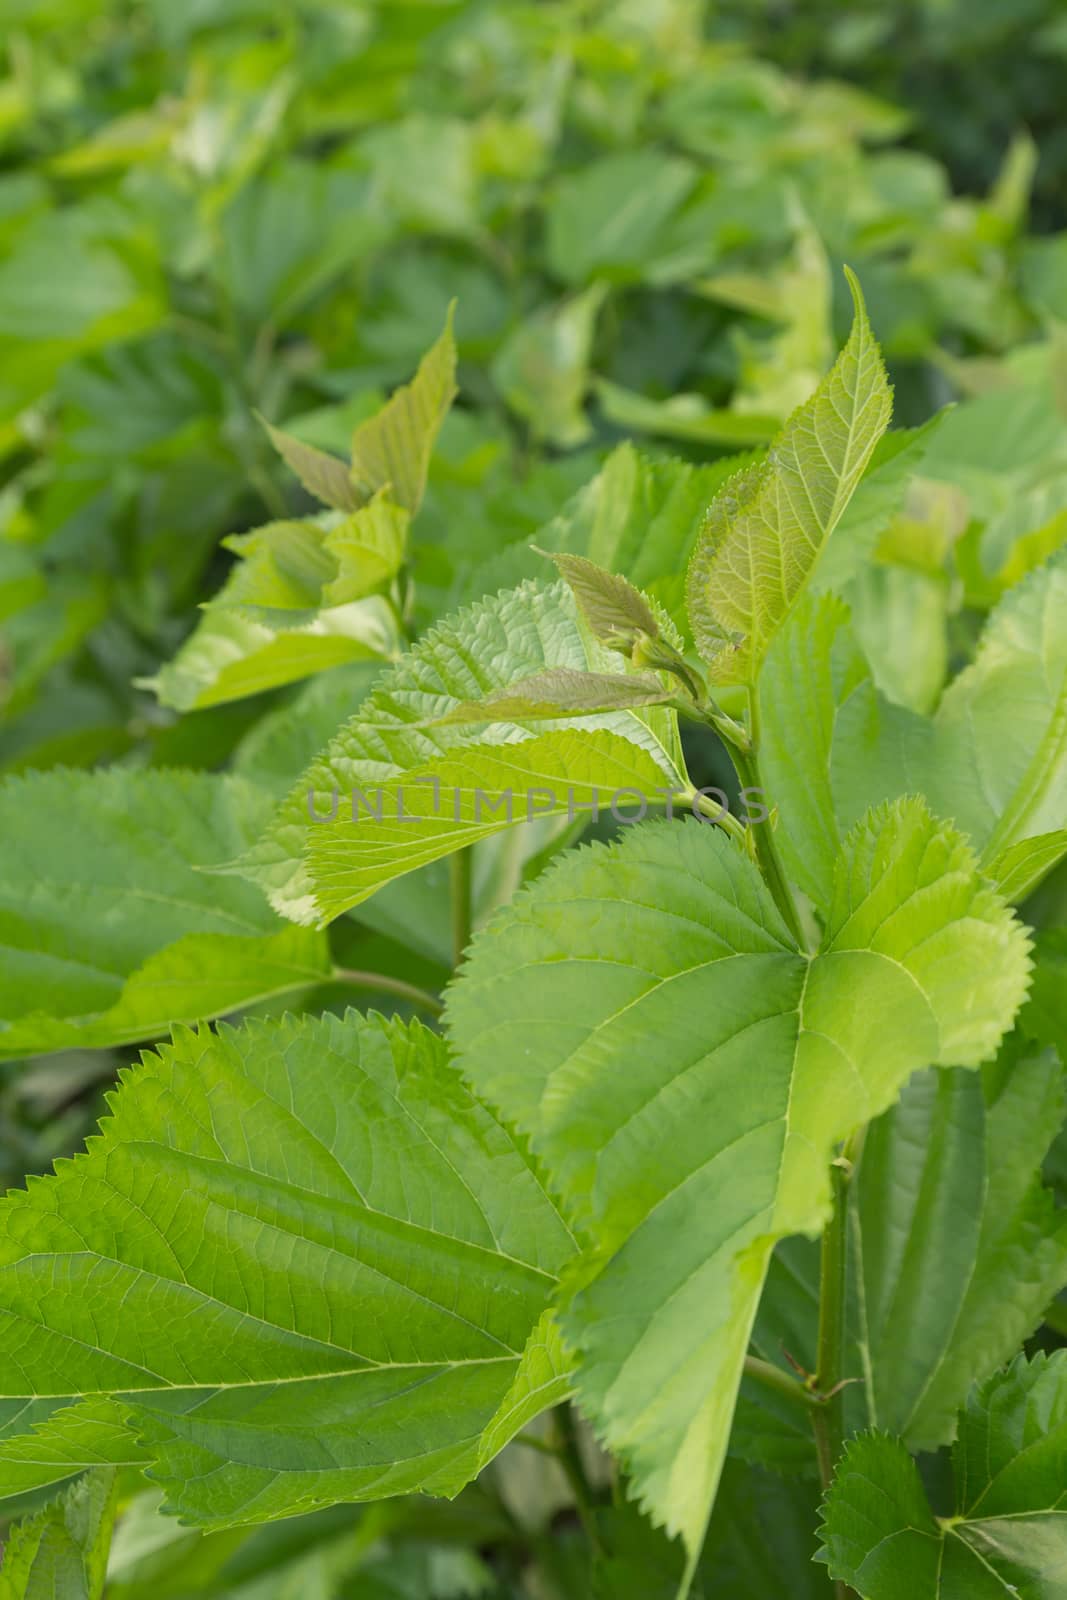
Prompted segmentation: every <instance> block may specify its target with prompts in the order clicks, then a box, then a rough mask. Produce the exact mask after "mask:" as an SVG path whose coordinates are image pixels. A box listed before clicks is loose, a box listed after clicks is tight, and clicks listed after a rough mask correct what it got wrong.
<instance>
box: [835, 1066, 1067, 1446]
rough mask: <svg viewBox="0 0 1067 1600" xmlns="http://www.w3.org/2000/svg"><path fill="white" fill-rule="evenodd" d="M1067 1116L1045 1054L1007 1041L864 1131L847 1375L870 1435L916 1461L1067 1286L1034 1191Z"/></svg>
mask: <svg viewBox="0 0 1067 1600" xmlns="http://www.w3.org/2000/svg"><path fill="white" fill-rule="evenodd" d="M1065 1110H1067V1094H1065V1084H1064V1069H1063V1067H1062V1066H1061V1065H1060V1063H1059V1061H1058V1059H1057V1057H1056V1055H1055V1053H1054V1052H1053V1051H1051V1050H1046V1051H1043V1052H1039V1051H1036V1050H1031V1051H1030V1052H1029V1053H1028V1054H1024V1053H1022V1051H1021V1050H1020V1048H1019V1047H1018V1045H1017V1043H1016V1042H1015V1041H1014V1039H1013V1040H1010V1041H1009V1042H1008V1044H1006V1046H1005V1049H1004V1052H1003V1059H1002V1060H999V1061H998V1062H997V1063H996V1064H995V1065H994V1066H993V1067H990V1068H988V1069H986V1071H985V1072H984V1073H983V1074H982V1075H978V1074H975V1073H970V1072H962V1071H952V1072H940V1073H935V1072H925V1073H920V1074H919V1075H917V1076H916V1077H915V1078H913V1079H912V1080H911V1082H910V1083H909V1084H908V1085H907V1087H906V1088H905V1090H904V1092H903V1094H902V1096H901V1099H900V1103H899V1105H897V1106H894V1107H893V1108H892V1109H891V1110H889V1111H887V1112H886V1113H885V1115H884V1116H882V1117H880V1118H879V1119H878V1121H877V1122H875V1123H873V1124H872V1125H871V1127H870V1128H869V1129H868V1130H867V1136H866V1140H865V1142H864V1147H863V1158H862V1161H861V1163H860V1168H859V1175H858V1179H857V1181H856V1184H855V1185H854V1188H853V1193H852V1199H851V1212H852V1218H851V1222H852V1231H851V1234H850V1239H851V1244H852V1265H853V1267H854V1270H855V1274H856V1277H857V1279H858V1293H857V1295H856V1303H857V1306H858V1309H859V1321H860V1325H859V1327H858V1329H857V1330H856V1331H857V1335H858V1350H857V1355H856V1357H855V1370H854V1373H853V1375H854V1376H857V1377H859V1376H861V1375H863V1376H864V1377H865V1380H866V1382H865V1389H866V1395H865V1398H866V1410H867V1417H868V1420H869V1421H870V1422H871V1423H872V1424H873V1425H875V1426H877V1427H880V1428H888V1429H889V1430H890V1432H892V1433H895V1434H899V1435H901V1437H903V1439H904V1440H905V1442H906V1443H907V1444H908V1445H909V1446H910V1447H911V1448H912V1449H915V1450H932V1449H936V1448H937V1447H938V1446H939V1445H942V1444H945V1443H947V1442H949V1441H950V1440H951V1439H952V1438H953V1436H954V1433H955V1427H956V1412H957V1410H958V1409H959V1407H960V1406H961V1405H962V1404H963V1402H964V1401H965V1400H966V1398H967V1394H968V1392H969V1390H970V1388H971V1385H972V1383H974V1382H975V1381H976V1380H978V1379H983V1378H985V1377H987V1376H988V1375H989V1374H990V1373H991V1372H993V1371H994V1370H995V1369H996V1368H997V1367H999V1366H1001V1365H1003V1363H1004V1362H1006V1361H1008V1360H1010V1359H1011V1357H1012V1356H1013V1355H1014V1353H1015V1352H1016V1350H1018V1348H1019V1346H1020V1345H1021V1344H1022V1342H1023V1340H1024V1339H1025V1338H1027V1337H1028V1336H1029V1335H1030V1334H1031V1333H1032V1332H1033V1331H1034V1329H1035V1328H1036V1327H1037V1326H1038V1324H1039V1323H1040V1322H1041V1319H1042V1315H1043V1313H1044V1310H1045V1308H1046V1306H1047V1305H1048V1304H1049V1302H1050V1301H1051V1300H1053V1299H1054V1298H1055V1296H1056V1294H1057V1293H1058V1292H1059V1290H1060V1289H1061V1288H1062V1287H1063V1286H1064V1284H1067V1212H1057V1210H1056V1208H1055V1206H1054V1204H1053V1200H1052V1196H1051V1194H1050V1193H1049V1192H1048V1191H1047V1190H1046V1189H1044V1188H1043V1187H1042V1185H1041V1163H1042V1161H1043V1159H1044V1157H1045V1153H1046V1151H1047V1149H1048V1146H1049V1144H1050V1143H1051V1140H1052V1138H1053V1135H1054V1134H1055V1131H1056V1130H1057V1129H1058V1128H1059V1127H1060V1126H1061V1125H1062V1122H1063V1118H1064V1112H1065ZM852 1359H853V1358H852V1357H851V1356H850V1361H851V1360H852ZM850 1370H851V1368H850Z"/></svg>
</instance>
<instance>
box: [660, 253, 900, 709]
mask: <svg viewBox="0 0 1067 1600" xmlns="http://www.w3.org/2000/svg"><path fill="white" fill-rule="evenodd" d="M849 285H850V287H851V289H852V295H853V300H854V302H855V308H856V316H855V321H854V323H853V326H852V333H851V335H850V337H849V340H848V343H847V344H846V345H845V348H844V350H843V351H842V352H841V355H840V356H839V357H838V359H837V361H836V363H835V364H834V367H833V369H832V370H831V372H830V373H829V375H828V377H827V378H826V379H825V381H824V382H823V383H821V384H820V385H819V388H818V389H817V390H816V392H815V394H814V395H813V396H812V398H811V399H810V400H809V401H807V402H806V404H805V405H803V406H801V408H800V410H799V411H797V412H796V413H795V414H794V415H793V416H792V417H791V418H790V420H789V422H788V423H787V424H786V426H785V428H784V430H783V431H782V433H781V434H780V435H779V436H778V438H777V439H776V440H775V441H774V442H773V444H772V445H771V448H770V451H769V452H768V455H767V458H766V460H765V461H763V462H761V463H759V464H758V465H756V466H754V467H750V468H747V469H746V470H745V471H743V472H741V473H739V474H738V475H737V476H736V477H734V478H732V479H731V480H730V481H729V482H728V483H727V485H726V486H725V488H724V489H723V490H722V491H721V492H720V494H719V496H718V498H717V499H716V500H715V501H713V503H712V506H711V509H710V510H709V512H708V517H707V521H706V523H705V526H704V529H703V531H702V533H701V536H700V540H699V542H698V544H697V547H696V549H695V550H694V552H693V557H692V560H691V562H690V565H689V576H688V581H687V589H686V595H687V602H688V607H689V619H690V623H691V626H692V629H693V636H694V638H695V639H696V642H697V646H698V648H699V650H700V652H701V654H702V655H703V656H704V658H705V660H706V661H707V662H708V663H709V665H710V667H711V669H712V675H713V677H714V678H715V679H716V680H717V681H719V682H723V681H725V682H736V681H740V682H749V683H751V682H754V681H755V679H756V678H757V677H758V676H759V671H760V667H761V665H762V662H763V658H764V656H765V654H766V651H767V647H768V645H769V644H770V641H771V639H772V638H773V637H774V634H775V633H776V631H777V630H778V629H779V628H780V627H781V625H782V623H783V622H784V621H785V619H786V617H787V616H788V614H789V612H790V610H791V609H792V607H793V605H794V603H795V602H796V600H797V597H798V596H799V594H800V593H801V591H802V589H803V588H804V585H805V584H806V583H807V581H808V578H809V576H810V574H811V571H812V567H813V566H814V564H815V561H816V559H817V558H818V555H819V552H820V550H821V548H822V546H823V544H824V543H825V541H826V539H827V538H828V536H829V534H830V532H831V531H832V529H833V527H834V525H835V523H836V522H837V521H838V519H839V518H840V516H841V514H842V512H843V511H844V509H845V507H846V506H847V504H848V502H849V499H850V498H851V496H852V492H853V490H854V489H855V488H856V485H857V484H858V483H859V480H860V478H861V477H862V476H863V472H864V469H865V468H866V466H867V463H868V462H869V461H870V458H871V455H872V453H873V451H874V447H875V445H876V444H877V443H878V440H879V439H880V438H881V436H882V434H883V433H884V432H885V429H886V427H887V426H888V424H889V415H890V406H891V397H890V390H889V385H888V383H887V381H886V376H885V368H884V366H883V365H882V358H881V355H880V353H879V351H878V347H877V345H876V344H875V342H874V337H873V335H872V333H871V329H870V324H869V322H868V320H867V313H866V310H865V308H864V305H863V298H862V295H861V294H860V290H859V285H858V284H857V283H856V281H855V279H854V278H853V277H852V276H851V274H850V275H849Z"/></svg>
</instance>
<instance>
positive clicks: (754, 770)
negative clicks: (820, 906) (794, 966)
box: [730, 687, 807, 950]
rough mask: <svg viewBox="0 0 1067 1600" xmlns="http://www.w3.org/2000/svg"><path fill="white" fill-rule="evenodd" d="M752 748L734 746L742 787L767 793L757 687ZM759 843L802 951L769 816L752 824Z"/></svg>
mask: <svg viewBox="0 0 1067 1600" xmlns="http://www.w3.org/2000/svg"><path fill="white" fill-rule="evenodd" d="M748 704H749V748H748V749H747V750H745V749H742V748H741V747H740V746H738V745H733V746H731V748H730V754H731V756H732V758H733V763H734V767H735V768H736V770H737V776H738V777H739V778H740V780H741V787H742V789H758V790H759V791H760V793H761V794H762V793H763V784H762V782H761V779H760V765H759V747H760V709H759V691H758V690H757V689H756V688H755V687H753V688H751V689H750V690H749V699H748ZM750 826H751V828H752V834H753V838H754V840H755V846H756V858H757V860H758V862H759V865H760V871H761V872H762V873H763V876H764V878H765V880H766V883H767V887H768V888H769V889H770V891H771V894H772V895H773V896H774V903H775V905H776V906H777V907H778V909H779V911H780V912H781V913H782V916H783V917H784V918H785V921H786V925H787V926H788V928H789V931H790V933H791V934H792V935H793V938H794V939H795V940H796V942H797V945H798V946H799V948H800V949H801V950H804V949H805V948H806V947H807V940H806V939H805V937H804V932H803V929H802V928H801V925H800V913H799V912H798V911H797V905H796V901H795V900H794V898H793V891H792V889H791V888H790V887H789V879H788V878H787V877H786V874H785V868H784V867H783V866H782V861H781V857H780V856H779V854H778V846H777V845H776V843H775V840H774V822H773V820H772V819H771V818H770V817H768V819H767V821H766V822H754V823H752V824H750Z"/></svg>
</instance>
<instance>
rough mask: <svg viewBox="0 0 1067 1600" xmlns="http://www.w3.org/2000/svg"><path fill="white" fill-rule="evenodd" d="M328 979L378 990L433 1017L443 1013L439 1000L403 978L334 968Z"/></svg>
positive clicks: (426, 990)
mask: <svg viewBox="0 0 1067 1600" xmlns="http://www.w3.org/2000/svg"><path fill="white" fill-rule="evenodd" d="M330 977H331V978H332V979H333V980H334V982H335V983H350V984H351V985H352V986H353V988H356V989H379V990H380V991H381V992H382V994H391V995H395V996H396V998H397V999H398V1000H407V1001H408V1002H409V1003H410V1004H411V1005H413V1006H418V1008H419V1009H420V1011H428V1012H429V1013H430V1015H431V1016H433V1017H439V1016H440V1015H441V1013H442V1012H443V1011H444V1006H443V1005H442V1004H441V1002H440V1000H438V998H437V996H436V995H433V994H431V993H430V992H429V990H428V989H420V988H419V987H418V985H417V984H414V983H408V982H406V981H405V979H403V978H391V977H390V976H389V975H388V973H385V972H361V971H359V970H358V969H357V968H355V967H334V969H333V971H332V972H331V973H330Z"/></svg>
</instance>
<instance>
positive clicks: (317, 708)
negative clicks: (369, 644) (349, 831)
mask: <svg viewBox="0 0 1067 1600" xmlns="http://www.w3.org/2000/svg"><path fill="white" fill-rule="evenodd" d="M381 672H382V667H381V664H380V663H379V662H376V661H353V662H350V663H349V664H348V665H347V666H341V667H334V668H332V669H331V670H330V671H327V672H320V673H319V674H317V676H316V677H314V678H310V679H309V680H308V682H307V683H305V684H302V685H301V686H300V688H299V689H297V690H296V691H295V692H294V694H293V697H292V699H291V700H290V701H289V702H288V704H286V705H282V706H278V707H277V708H276V709H275V710H273V711H268V712H266V713H265V714H264V715H263V716H261V717H260V718H259V720H258V721H257V722H256V723H255V725H254V726H253V727H252V728H251V729H250V731H249V732H248V733H247V734H246V735H245V737H244V738H243V739H242V740H241V743H240V744H239V745H238V747H237V750H236V752H235V753H234V761H233V767H234V771H235V772H236V773H238V775H239V776H241V777H243V778H248V779H249V780H250V781H251V782H252V783H257V784H261V785H262V786H263V787H264V788H268V789H270V790H271V792H272V793H274V794H277V795H278V797H279V798H281V797H282V796H283V795H285V794H287V793H288V792H289V790H290V789H291V788H292V786H293V784H294V783H295V782H296V780H297V778H298V777H299V776H300V774H301V773H302V772H303V770H304V768H305V767H306V766H307V765H308V763H309V762H310V761H312V760H314V758H315V756H316V755H317V754H318V752H319V751H320V750H321V749H322V747H323V745H324V744H326V743H327V741H328V740H329V739H330V738H332V737H333V735H334V734H335V733H336V731H337V729H338V728H339V727H340V725H341V723H342V722H347V721H348V719H349V717H351V716H352V714H353V712H354V711H355V710H356V708H357V706H359V705H360V704H361V703H362V702H363V701H364V700H365V699H366V697H367V695H368V694H369V693H370V692H371V690H372V689H373V687H374V685H375V683H376V682H377V680H378V678H379V677H380V675H381Z"/></svg>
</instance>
